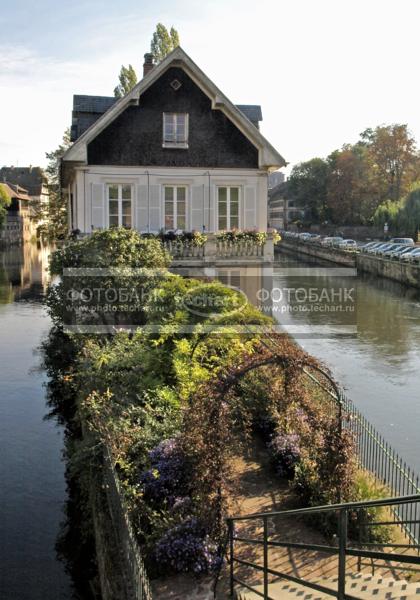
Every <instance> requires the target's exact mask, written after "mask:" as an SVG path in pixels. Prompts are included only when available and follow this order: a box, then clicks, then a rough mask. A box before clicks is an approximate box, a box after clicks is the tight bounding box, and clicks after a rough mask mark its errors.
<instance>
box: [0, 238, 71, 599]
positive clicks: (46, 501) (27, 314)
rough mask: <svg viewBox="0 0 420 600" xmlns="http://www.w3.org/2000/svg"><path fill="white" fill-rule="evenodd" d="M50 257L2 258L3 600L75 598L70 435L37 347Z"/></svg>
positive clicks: (30, 251) (22, 252)
mask: <svg viewBox="0 0 420 600" xmlns="http://www.w3.org/2000/svg"><path fill="white" fill-rule="evenodd" d="M47 258H48V250H47V249H45V248H44V249H38V248H37V247H36V246H35V245H25V246H23V247H15V248H12V249H9V250H7V251H3V252H0V456H1V461H0V481H1V486H0V598H1V599H2V600H12V599H13V600H16V599H19V600H58V599H60V600H67V599H70V598H72V597H73V593H72V583H71V580H70V577H69V576H68V575H67V574H66V570H65V566H64V564H63V563H62V562H60V561H59V560H58V558H57V556H56V551H55V544H56V540H57V536H58V534H59V531H60V524H61V523H62V522H63V520H64V513H63V507H64V503H65V500H66V483H65V465H64V463H63V461H62V449H63V431H62V428H61V427H59V426H58V425H57V424H56V422H55V421H54V420H47V419H45V416H46V414H47V413H48V408H47V406H46V394H45V389H44V383H45V375H44V374H43V373H42V371H40V369H39V368H38V365H39V362H40V357H39V354H38V353H37V348H38V347H39V344H40V342H41V340H42V338H43V336H44V335H45V334H46V333H47V332H48V330H49V328H50V320H49V318H48V316H47V314H46V312H45V309H44V307H43V305H42V303H41V301H42V296H43V292H44V289H45V283H46V271H45V269H46V267H47V264H48V262H47Z"/></svg>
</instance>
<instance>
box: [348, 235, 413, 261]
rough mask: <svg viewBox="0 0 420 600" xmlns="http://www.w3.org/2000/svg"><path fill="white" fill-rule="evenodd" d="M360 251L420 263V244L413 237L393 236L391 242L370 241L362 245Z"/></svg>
mask: <svg viewBox="0 0 420 600" xmlns="http://www.w3.org/2000/svg"><path fill="white" fill-rule="evenodd" d="M360 251H361V252H364V253H366V254H374V255H375V256H380V257H382V258H389V259H391V260H401V261H404V262H416V263H420V246H416V245H415V244H414V240H412V239H411V238H393V239H392V240H390V241H389V242H369V243H368V244H365V245H364V246H362V247H361V248H360Z"/></svg>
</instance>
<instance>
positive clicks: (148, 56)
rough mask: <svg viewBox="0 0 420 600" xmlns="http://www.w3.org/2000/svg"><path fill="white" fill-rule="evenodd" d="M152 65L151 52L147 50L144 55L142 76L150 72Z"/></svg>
mask: <svg viewBox="0 0 420 600" xmlns="http://www.w3.org/2000/svg"><path fill="white" fill-rule="evenodd" d="M154 66H155V65H154V62H153V54H151V53H150V52H148V53H147V54H145V55H144V65H143V77H146V75H147V73H150V71H151V70H152V69H153V67H154Z"/></svg>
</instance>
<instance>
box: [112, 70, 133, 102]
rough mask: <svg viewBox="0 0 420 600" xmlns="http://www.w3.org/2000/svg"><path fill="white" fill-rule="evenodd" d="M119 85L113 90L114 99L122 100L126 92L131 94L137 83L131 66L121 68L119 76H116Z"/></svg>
mask: <svg viewBox="0 0 420 600" xmlns="http://www.w3.org/2000/svg"><path fill="white" fill-rule="evenodd" d="M118 80H119V84H118V85H117V86H116V87H115V88H114V96H115V98H122V97H123V96H125V95H126V94H128V92H131V90H132V89H133V87H134V86H135V85H136V83H137V81H138V80H137V74H136V72H135V70H134V68H133V67H132V66H131V65H128V67H124V65H122V66H121V71H120V74H119V75H118Z"/></svg>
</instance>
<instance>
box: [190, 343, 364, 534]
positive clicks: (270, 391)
mask: <svg viewBox="0 0 420 600" xmlns="http://www.w3.org/2000/svg"><path fill="white" fill-rule="evenodd" d="M270 340H271V342H274V348H273V346H272V344H271V345H270V346H268V345H266V344H265V343H264V340H261V341H260V342H259V343H258V344H257V345H256V346H255V348H254V351H253V352H250V353H248V354H244V355H243V357H242V359H241V361H240V362H239V363H238V364H236V365H233V366H228V367H226V368H225V369H224V370H223V371H221V372H219V373H218V376H217V378H214V379H211V380H209V381H208V382H206V383H205V384H204V385H202V386H201V387H200V388H199V389H198V390H197V392H196V394H195V395H194V397H193V400H192V402H191V404H190V406H189V407H188V408H187V409H186V411H185V414H184V424H183V433H182V444H183V447H184V452H185V454H186V455H188V456H189V459H190V465H191V468H192V470H193V473H192V477H191V480H192V481H193V487H194V492H193V493H194V495H195V497H196V498H197V499H199V502H198V503H197V505H198V506H200V507H201V508H200V510H201V513H202V514H201V515H200V518H201V519H202V520H203V522H205V523H206V524H207V526H208V528H209V529H210V530H212V533H213V535H215V536H219V535H220V534H221V532H222V530H223V517H224V515H225V514H226V511H227V499H228V492H229V481H230V463H231V459H232V457H233V456H234V455H235V453H236V452H237V449H238V444H241V443H244V444H246V443H247V441H248V442H250V441H251V433H252V431H253V430H255V428H256V427H258V425H259V421H264V420H265V421H266V422H267V421H269V423H270V426H271V428H272V430H273V432H275V431H276V430H282V431H284V432H286V433H287V434H288V435H295V436H299V443H300V446H301V448H300V453H301V456H300V461H299V464H298V466H297V467H296V472H295V473H294V475H295V481H294V485H295V488H296V490H297V491H298V492H299V494H300V496H301V498H302V501H303V502H304V503H305V504H321V503H326V502H338V501H342V500H347V499H350V496H351V490H352V483H353V479H354V474H355V466H356V465H355V459H354V440H353V438H352V436H351V434H350V432H349V431H348V430H346V429H345V428H343V427H342V415H341V413H340V410H339V407H338V406H337V405H334V403H333V402H332V401H331V399H329V400H327V397H326V395H325V394H319V389H318V390H317V389H316V386H314V385H313V384H312V385H311V380H310V379H309V378H308V377H307V376H306V374H305V372H308V371H312V372H315V373H317V374H318V376H319V377H320V378H322V379H323V380H324V381H325V382H326V383H327V385H329V386H332V387H334V382H333V380H332V379H331V378H330V377H329V375H328V373H326V372H325V370H324V369H323V368H322V366H321V365H320V363H319V362H318V361H317V360H316V359H314V358H313V357H311V356H310V355H308V354H306V353H305V352H304V351H303V350H301V349H300V348H299V347H298V346H296V344H294V343H293V342H292V341H291V340H290V338H288V337H286V336H281V335H271V336H270Z"/></svg>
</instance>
